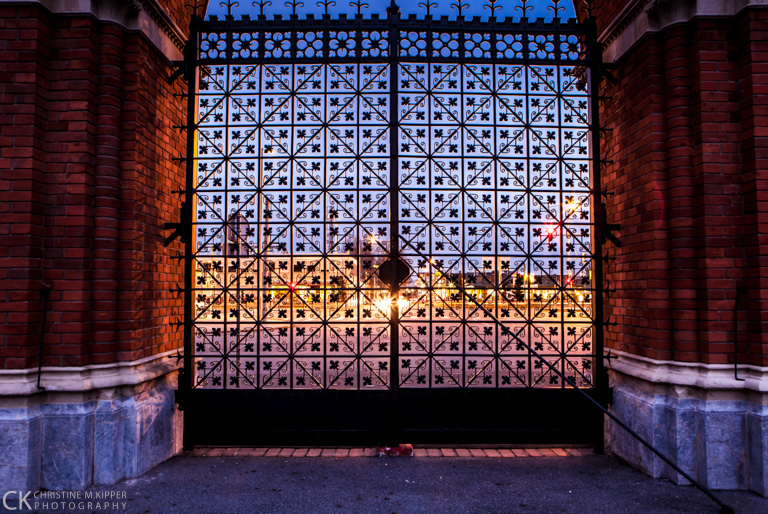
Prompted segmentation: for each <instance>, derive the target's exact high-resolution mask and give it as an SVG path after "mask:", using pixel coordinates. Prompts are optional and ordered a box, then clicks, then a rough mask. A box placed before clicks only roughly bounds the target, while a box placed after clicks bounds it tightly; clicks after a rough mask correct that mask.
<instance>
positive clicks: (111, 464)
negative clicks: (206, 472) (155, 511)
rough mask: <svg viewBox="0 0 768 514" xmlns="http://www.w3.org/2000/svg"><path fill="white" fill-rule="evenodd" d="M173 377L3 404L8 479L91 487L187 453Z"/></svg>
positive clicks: (17, 486)
mask: <svg viewBox="0 0 768 514" xmlns="http://www.w3.org/2000/svg"><path fill="white" fill-rule="evenodd" d="M172 378H173V377H172V376H170V375H166V376H163V377H160V378H156V379H153V380H152V381H150V382H148V383H146V384H142V387H140V388H137V389H136V391H134V392H133V394H127V395H126V394H122V395H119V394H118V395H115V396H114V397H113V398H107V399H98V398H97V399H93V400H88V401H80V402H71V401H70V402H66V403H65V402H61V403H58V402H55V401H51V400H55V399H56V396H55V395H53V396H49V397H48V398H47V400H46V402H45V403H40V404H36V405H31V406H27V407H21V408H0V484H2V490H3V491H2V492H3V493H4V492H5V491H9V490H37V489H39V488H41V487H43V488H46V489H49V490H73V489H84V488H86V487H88V486H90V485H92V484H98V485H107V484H114V483H116V482H118V481H120V480H123V479H126V478H134V477H137V476H139V475H141V474H143V473H145V472H146V471H148V470H149V469H151V468H153V467H154V466H156V465H157V464H159V463H160V462H163V461H164V460H166V459H168V458H170V457H171V456H173V455H175V454H176V453H178V452H179V451H181V440H182V415H181V413H180V412H179V411H178V409H177V408H176V405H175V402H174V389H175V385H174V383H173V380H172Z"/></svg>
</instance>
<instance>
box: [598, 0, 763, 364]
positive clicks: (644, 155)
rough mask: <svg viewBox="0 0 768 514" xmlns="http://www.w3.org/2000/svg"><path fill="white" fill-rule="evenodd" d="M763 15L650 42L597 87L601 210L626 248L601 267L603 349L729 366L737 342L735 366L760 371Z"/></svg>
mask: <svg viewBox="0 0 768 514" xmlns="http://www.w3.org/2000/svg"><path fill="white" fill-rule="evenodd" d="M767 15H768V11H766V10H761V9H748V10H744V11H742V12H741V13H740V15H739V16H738V17H736V18H732V17H731V18H717V19H716V18H697V19H694V20H693V21H691V22H689V23H685V24H677V25H674V26H671V27H669V28H666V29H664V30H662V31H661V32H659V33H652V34H648V35H646V36H645V37H644V38H643V39H642V40H641V41H640V43H639V44H638V45H636V46H635V47H634V48H633V49H632V50H631V51H630V52H629V53H628V54H626V55H624V56H623V57H622V58H621V59H620V61H619V63H618V69H617V70H616V71H615V72H614V73H615V75H616V77H617V78H618V79H619V82H618V84H617V85H615V86H613V85H610V84H609V85H607V87H606V88H605V94H606V95H609V96H611V97H612V98H611V99H610V100H608V101H607V102H606V103H605V104H604V105H603V109H602V115H603V121H604V124H605V125H607V126H608V127H609V128H612V129H614V130H613V132H612V133H608V134H607V135H606V136H605V137H604V138H603V148H604V149H605V151H606V154H607V157H608V159H611V160H613V161H614V163H613V164H610V165H608V166H607V168H606V169H605V170H604V184H605V186H606V187H607V189H608V190H609V191H612V192H614V193H615V195H614V196H611V197H609V198H608V201H607V210H608V213H609V220H610V221H612V222H620V223H621V224H622V230H621V234H620V235H621V241H622V243H623V247H622V248H620V249H616V250H613V249H611V251H610V253H611V254H612V256H615V257H616V260H615V261H610V262H609V263H608V265H607V267H606V279H607V281H608V283H609V285H610V287H611V288H612V289H616V292H615V293H613V294H612V295H611V296H610V297H609V298H608V299H607V300H606V311H607V312H606V314H607V315H609V316H610V318H611V320H612V321H616V322H618V325H616V326H613V327H611V330H609V331H608V332H607V333H606V342H607V345H608V346H610V347H614V348H619V349H622V350H626V351H630V352H633V353H636V354H640V355H644V356H647V357H652V358H657V359H675V360H682V361H701V362H707V363H730V362H733V355H732V352H733V344H734V338H735V337H738V340H739V341H740V342H741V344H740V346H739V352H740V358H739V362H740V363H751V364H756V365H763V366H764V365H768V344H767V343H768V331H767V330H766V328H768V326H766V324H765V320H767V319H768V316H767V315H766V314H765V313H766V307H768V305H766V300H768V290H767V289H766V287H767V286H768V280H766V274H767V273H768V272H766V269H768V268H766V264H767V263H768V261H767V260H766V258H765V255H766V254H767V253H768V249H767V247H766V242H768V238H766V231H768V226H767V225H766V221H768V202H766V200H768V196H767V195H766V185H768V184H767V183H766V182H765V179H766V176H767V174H768V170H766V164H768V163H766V160H765V159H766V158H767V157H768V151H767V150H768V148H767V146H768V145H766V143H767V142H768V138H767V137H766V136H768V129H766V125H767V124H768V118H766V117H765V114H766V99H765V96H764V95H765V93H766V92H768V91H767V90H766V89H765V88H766V77H768V75H767V73H768V53H766V50H768V44H767V43H766V34H767V32H766V30H765V29H766V28H768V26H767V25H766V20H767V19H768V18H767ZM761 87H762V88H763V89H762V90H761V89H760V88H761ZM742 287H746V292H745V293H744V294H742V295H741V298H740V300H739V305H738V311H739V312H738V314H737V317H738V320H737V321H738V323H735V320H734V305H735V301H736V299H737V290H738V288H742Z"/></svg>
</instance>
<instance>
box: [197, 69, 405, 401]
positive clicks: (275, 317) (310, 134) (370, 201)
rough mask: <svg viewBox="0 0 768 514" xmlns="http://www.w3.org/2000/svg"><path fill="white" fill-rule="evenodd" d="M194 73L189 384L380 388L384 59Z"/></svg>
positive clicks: (385, 346) (383, 358)
mask: <svg viewBox="0 0 768 514" xmlns="http://www.w3.org/2000/svg"><path fill="white" fill-rule="evenodd" d="M204 71H205V73H204V77H203V78H202V80H201V85H200V93H199V95H198V102H199V114H200V118H199V120H198V127H199V129H198V132H197V133H198V148H199V156H198V158H197V163H198V177H197V184H198V185H197V187H196V193H195V196H196V202H195V212H196V220H195V224H196V235H197V243H196V249H195V251H196V253H195V260H196V265H197V280H196V300H197V301H196V305H195V308H196V309H195V318H194V322H195V361H196V364H195V367H196V374H195V381H194V385H195V386H196V387H206V388H208V387H223V388H286V389H299V388H310V389H311V388H321V389H324V388H342V389H361V388H362V389H377V388H386V387H387V386H388V384H389V339H390V337H389V331H390V326H389V325H390V322H391V319H390V317H391V312H390V311H391V309H390V308H389V305H390V303H389V300H388V298H389V289H388V288H387V287H386V286H384V285H383V284H382V283H381V281H380V280H379V278H378V275H377V267H378V264H380V263H381V261H382V260H383V257H384V256H386V255H387V254H388V253H389V238H390V226H389V208H390V205H389V152H388V146H389V114H388V112H387V109H388V102H389V67H388V66H387V65H386V64H375V65H367V64H366V65H362V64H281V65H246V66H221V65H217V66H213V67H210V68H204ZM385 296H386V298H387V300H386V301H385V302H384V298H385ZM383 302H384V303H385V305H386V308H384V307H383V306H382V303H383ZM361 323H364V324H365V325H364V326H363V325H362V324H361Z"/></svg>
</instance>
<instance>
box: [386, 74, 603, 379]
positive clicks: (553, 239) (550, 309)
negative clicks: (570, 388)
mask: <svg viewBox="0 0 768 514" xmlns="http://www.w3.org/2000/svg"><path fill="white" fill-rule="evenodd" d="M398 70H399V73H398V84H399V85H400V92H399V100H398V106H399V107H398V113H399V114H398V119H399V121H398V126H399V132H398V136H399V138H398V140H399V143H398V144H399V153H398V154H399V173H400V175H399V183H400V189H399V193H398V200H399V206H398V208H399V210H400V213H399V214H400V224H399V234H400V238H401V243H400V246H401V255H402V256H403V258H404V260H405V261H406V262H407V263H408V264H409V266H410V268H411V270H412V274H411V277H410V279H409V281H408V282H407V283H406V284H404V286H403V287H402V289H401V293H400V297H399V301H400V304H401V308H400V321H401V322H400V323H399V331H400V337H399V344H400V352H399V354H400V355H401V363H400V369H401V378H400V380H401V383H400V385H401V387H564V386H565V384H564V383H563V382H562V381H561V380H560V379H559V377H558V375H556V374H554V373H553V372H552V371H551V370H549V369H548V368H547V367H545V366H544V365H543V363H542V362H540V360H539V358H538V357H534V355H533V354H532V352H531V351H530V350H529V347H530V348H532V349H533V350H536V351H537V353H538V354H539V356H541V357H544V358H546V359H548V360H549V361H550V362H551V363H552V364H554V365H556V366H558V367H559V368H560V370H561V371H562V372H563V373H564V374H566V375H567V376H569V378H571V379H572V380H573V381H575V383H577V384H578V385H579V386H580V387H590V386H591V385H592V370H593V359H592V355H593V354H592V351H593V345H592V332H593V330H592V328H593V314H592V282H591V276H592V243H591V237H592V234H591V223H592V221H591V218H590V186H589V184H590V178H589V154H588V151H587V143H588V141H587V136H588V133H589V131H588V121H587V112H586V110H587V101H586V96H585V92H584V91H583V87H582V86H580V85H579V83H578V79H577V78H576V77H575V76H574V73H573V68H572V67H567V66H526V65H513V66H510V65H506V64H505V65H493V64H458V63H457V64H418V63H401V64H399V65H398ZM456 286H463V287H462V288H458V287H456ZM466 294H470V295H473V297H474V298H475V300H477V301H479V302H480V303H481V305H483V306H484V307H485V308H486V309H487V310H489V311H490V313H491V314H494V315H495V317H496V318H498V319H499V320H501V321H502V322H503V323H504V326H503V327H499V326H497V324H496V323H495V322H494V321H493V320H492V319H490V317H489V315H488V313H486V312H484V311H483V310H482V309H480V308H479V307H478V306H477V305H475V304H474V303H472V302H469V301H467V300H468V298H466V297H465V296H466Z"/></svg>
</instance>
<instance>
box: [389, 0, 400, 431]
mask: <svg viewBox="0 0 768 514" xmlns="http://www.w3.org/2000/svg"><path fill="white" fill-rule="evenodd" d="M387 15H388V16H389V27H390V28H389V49H390V51H389V77H390V79H389V83H390V88H389V111H390V112H389V153H390V158H389V205H390V208H389V213H390V219H389V233H390V235H389V237H390V243H389V245H390V246H389V258H390V259H391V260H392V261H393V262H394V261H399V260H400V240H399V237H400V235H399V231H400V227H399V220H400V216H399V215H400V213H399V211H398V201H399V198H398V195H399V191H400V188H399V184H398V160H399V159H398V154H399V152H398V147H397V143H398V130H399V126H400V123H399V119H398V118H399V116H398V106H397V105H398V104H397V97H398V90H399V87H398V82H397V74H398V71H399V70H398V62H399V59H398V54H399V53H400V49H399V41H400V29H399V22H400V7H398V5H397V2H396V1H395V0H392V3H391V4H390V6H389V8H388V9H387ZM399 295H400V284H399V283H398V282H397V281H395V280H393V281H392V283H391V284H390V297H391V298H392V310H391V314H390V317H391V322H390V329H389V330H390V333H391V336H390V343H389V344H390V345H391V348H390V360H389V361H390V378H389V381H390V415H389V420H388V425H389V426H388V427H387V435H386V437H387V441H385V444H386V445H388V446H395V445H398V444H400V443H401V442H402V441H400V440H399V439H398V438H399V432H400V415H399V411H400V402H399V396H400V395H399V392H400V333H399V324H400V306H399V303H398V302H397V299H398V297H399Z"/></svg>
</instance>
